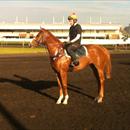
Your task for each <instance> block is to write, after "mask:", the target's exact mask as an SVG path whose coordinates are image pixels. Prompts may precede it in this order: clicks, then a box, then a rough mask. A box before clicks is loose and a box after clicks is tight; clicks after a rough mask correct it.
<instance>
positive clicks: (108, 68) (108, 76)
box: [106, 55, 111, 79]
mask: <svg viewBox="0 0 130 130" xmlns="http://www.w3.org/2000/svg"><path fill="white" fill-rule="evenodd" d="M106 78H107V79H110V78H111V58H110V55H109V56H108V59H107V63H106Z"/></svg>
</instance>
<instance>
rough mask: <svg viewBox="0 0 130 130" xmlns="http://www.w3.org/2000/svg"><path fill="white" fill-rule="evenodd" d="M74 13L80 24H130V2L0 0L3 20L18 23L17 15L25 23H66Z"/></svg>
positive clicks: (1, 18) (1, 19)
mask: <svg viewBox="0 0 130 130" xmlns="http://www.w3.org/2000/svg"><path fill="white" fill-rule="evenodd" d="M71 12H76V14H77V15H78V17H79V22H80V23H89V22H90V19H91V22H92V23H99V21H100V20H102V22H103V23H109V22H112V23H118V24H122V25H124V26H127V25H128V24H130V1H128V0H122V1H121V0H120V1H119V0H115V1H106V0H102V1H96V0H91V1H90V0H87V1H85V0H82V1H79V0H66V1H65V0H62V1H54V0H48V1H45V0H41V1H35V0H26V1H20V0H17V1H11V0H10V1H9V0H8V1H7V0H5V1H0V22H14V21H15V20H16V17H17V18H18V20H19V21H21V22H24V21H25V18H26V17H28V22H38V23H41V22H45V23H52V21H53V20H52V19H53V17H55V22H57V23H59V22H62V19H63V16H64V18H65V22H66V21H67V16H68V15H69V14H70V13H71Z"/></svg>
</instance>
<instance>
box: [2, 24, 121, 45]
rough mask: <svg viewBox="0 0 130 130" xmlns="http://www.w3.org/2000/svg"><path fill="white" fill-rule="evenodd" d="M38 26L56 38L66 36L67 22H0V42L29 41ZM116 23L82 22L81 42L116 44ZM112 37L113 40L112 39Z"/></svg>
mask: <svg viewBox="0 0 130 130" xmlns="http://www.w3.org/2000/svg"><path fill="white" fill-rule="evenodd" d="M40 26H42V27H44V28H46V29H48V30H49V31H51V32H52V33H53V34H54V35H55V36H56V37H57V38H59V39H60V40H61V41H64V40H65V39H66V38H67V36H68V30H69V25H67V24H63V23H62V24H41V23H12V24H11V23H0V43H1V44H7V43H9V42H10V43H12V42H14V43H15V42H17V43H18V42H22V45H23V46H24V44H25V43H26V42H30V41H31V40H32V38H33V37H35V36H36V34H37V33H38V31H39V30H40ZM121 28H122V26H121V25H118V24H117V25H116V24H82V29H83V34H82V43H83V44H85V43H87V44H89V43H90V44H91V43H92V44H94V43H96V44H110V43H112V42H113V43H114V44H118V43H122V42H123V40H122V39H121V38H122V34H121V32H120V29H121ZM112 39H114V41H113V40H112Z"/></svg>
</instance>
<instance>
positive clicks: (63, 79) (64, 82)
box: [60, 71, 69, 105]
mask: <svg viewBox="0 0 130 130" xmlns="http://www.w3.org/2000/svg"><path fill="white" fill-rule="evenodd" d="M60 76H61V83H62V87H63V90H64V95H65V99H64V101H63V104H65V105H66V104H68V99H69V95H68V91H67V72H66V71H61V73H60Z"/></svg>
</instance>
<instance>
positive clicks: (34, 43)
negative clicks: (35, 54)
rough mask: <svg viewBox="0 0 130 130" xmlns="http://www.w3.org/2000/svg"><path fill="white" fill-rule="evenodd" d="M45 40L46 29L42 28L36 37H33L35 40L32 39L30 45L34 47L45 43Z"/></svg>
mask: <svg viewBox="0 0 130 130" xmlns="http://www.w3.org/2000/svg"><path fill="white" fill-rule="evenodd" d="M45 42H46V33H45V29H43V28H41V30H40V31H39V32H38V34H37V35H36V37H35V38H33V40H32V41H31V43H30V44H29V46H30V47H32V48H33V47H36V46H38V45H41V44H45Z"/></svg>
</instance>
